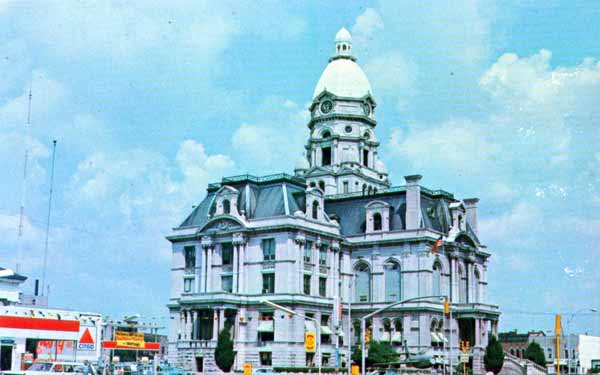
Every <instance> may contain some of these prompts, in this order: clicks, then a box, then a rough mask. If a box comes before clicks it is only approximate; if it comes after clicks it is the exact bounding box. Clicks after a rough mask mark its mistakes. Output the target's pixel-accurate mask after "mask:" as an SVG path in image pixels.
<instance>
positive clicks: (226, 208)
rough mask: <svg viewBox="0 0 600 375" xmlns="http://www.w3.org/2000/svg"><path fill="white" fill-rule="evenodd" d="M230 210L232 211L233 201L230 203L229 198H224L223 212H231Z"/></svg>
mask: <svg viewBox="0 0 600 375" xmlns="http://www.w3.org/2000/svg"><path fill="white" fill-rule="evenodd" d="M230 211H231V203H229V200H227V199H224V200H223V213H224V214H229V212H230Z"/></svg>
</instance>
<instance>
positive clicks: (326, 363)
mask: <svg viewBox="0 0 600 375" xmlns="http://www.w3.org/2000/svg"><path fill="white" fill-rule="evenodd" d="M329 358H331V355H330V354H329V353H323V362H322V363H321V366H322V367H328V366H329Z"/></svg>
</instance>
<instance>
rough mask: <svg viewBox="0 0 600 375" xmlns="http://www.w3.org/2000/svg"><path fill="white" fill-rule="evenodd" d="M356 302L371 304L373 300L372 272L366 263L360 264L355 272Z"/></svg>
mask: <svg viewBox="0 0 600 375" xmlns="http://www.w3.org/2000/svg"><path fill="white" fill-rule="evenodd" d="M354 273H355V275H354V276H355V277H354V279H355V280H356V281H355V285H354V290H355V300H356V302H369V301H370V300H371V270H370V269H369V266H368V265H367V264H366V263H360V264H358V265H357V266H356V268H355V270H354Z"/></svg>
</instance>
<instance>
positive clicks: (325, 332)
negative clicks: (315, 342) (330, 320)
mask: <svg viewBox="0 0 600 375" xmlns="http://www.w3.org/2000/svg"><path fill="white" fill-rule="evenodd" d="M321 334H322V335H331V329H330V328H329V327H327V326H321Z"/></svg>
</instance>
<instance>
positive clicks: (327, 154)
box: [321, 147, 331, 165]
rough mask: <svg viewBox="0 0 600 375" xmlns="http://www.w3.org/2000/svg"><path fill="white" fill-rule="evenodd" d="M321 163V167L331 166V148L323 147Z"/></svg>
mask: <svg viewBox="0 0 600 375" xmlns="http://www.w3.org/2000/svg"><path fill="white" fill-rule="evenodd" d="M321 152H322V155H323V163H321V164H322V165H331V147H323V148H322V150H321Z"/></svg>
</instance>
